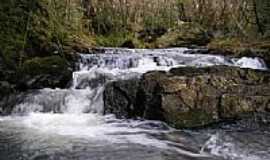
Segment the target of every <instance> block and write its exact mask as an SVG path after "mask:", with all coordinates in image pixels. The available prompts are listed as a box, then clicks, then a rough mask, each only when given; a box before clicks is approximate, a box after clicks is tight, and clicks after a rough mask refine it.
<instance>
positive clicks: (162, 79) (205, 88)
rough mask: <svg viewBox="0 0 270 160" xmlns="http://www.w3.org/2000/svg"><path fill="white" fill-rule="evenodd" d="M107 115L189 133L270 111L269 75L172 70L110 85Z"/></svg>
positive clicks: (212, 69) (222, 68) (224, 69)
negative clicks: (157, 123)
mask: <svg viewBox="0 0 270 160" xmlns="http://www.w3.org/2000/svg"><path fill="white" fill-rule="evenodd" d="M104 102H105V109H104V112H105V114H109V113H113V114H115V115H116V116H117V117H118V118H138V117H141V118H144V119H150V120H162V121H165V122H167V123H168V124H170V125H171V126H173V127H176V128H192V127H201V126H205V125H209V124H212V123H216V122H220V121H224V120H235V119H241V117H242V116H245V115H247V114H250V113H260V112H263V113H266V112H269V111H270V73H269V72H268V71H255V70H251V69H240V68H236V67H226V66H216V67H209V68H192V67H187V68H175V69H172V70H170V71H169V72H159V71H154V72H149V73H146V74H144V75H143V76H142V78H141V79H133V80H125V81H117V82H112V83H110V84H108V85H107V86H106V89H105V92H104Z"/></svg>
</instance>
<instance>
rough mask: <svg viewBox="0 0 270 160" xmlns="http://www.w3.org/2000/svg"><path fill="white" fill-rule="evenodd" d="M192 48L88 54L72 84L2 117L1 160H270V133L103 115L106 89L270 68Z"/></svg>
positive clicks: (30, 98) (35, 95) (40, 93)
mask: <svg viewBox="0 0 270 160" xmlns="http://www.w3.org/2000/svg"><path fill="white" fill-rule="evenodd" d="M186 50H187V49H184V48H175V49H164V50H139V49H137V50H131V49H113V48H111V49H104V50H102V52H101V51H100V53H99V54H85V55H84V54H82V55H81V56H80V60H79V62H78V65H77V66H78V67H77V71H75V72H74V73H73V85H72V86H71V87H70V88H67V89H42V90H36V91H32V92H29V93H25V94H24V96H23V100H22V101H21V102H20V103H18V104H17V105H16V107H15V108H14V110H13V113H12V115H10V116H7V117H0V160H269V159H270V132H268V127H267V126H264V127H257V128H256V130H255V129H254V130H252V129H249V130H247V129H245V128H239V127H238V125H236V126H231V125H229V126H227V127H224V126H223V127H216V128H212V129H202V130H175V129H173V128H170V127H169V126H167V125H166V124H165V123H162V122H158V121H145V120H136V121H135V120H119V119H116V118H115V117H114V115H105V116H104V115H103V114H102V113H103V95H102V93H103V90H104V86H105V84H106V83H108V82H111V81H115V80H119V79H130V78H134V77H139V76H141V75H142V74H143V73H145V72H148V71H152V70H165V71H168V70H169V69H171V68H173V67H185V66H195V67H205V66H212V65H230V66H238V67H243V68H253V69H267V68H266V66H265V64H264V62H263V61H262V60H260V59H259V58H241V59H228V58H225V57H222V56H214V55H199V54H192V55H191V54H185V53H184V52H185V51H186Z"/></svg>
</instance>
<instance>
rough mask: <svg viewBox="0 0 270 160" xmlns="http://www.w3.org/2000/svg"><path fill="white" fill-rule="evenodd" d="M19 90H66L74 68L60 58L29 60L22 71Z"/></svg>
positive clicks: (18, 84)
mask: <svg viewBox="0 0 270 160" xmlns="http://www.w3.org/2000/svg"><path fill="white" fill-rule="evenodd" d="M19 74H20V76H21V79H19V80H18V83H17V90H28V89H42V88H66V87H67V85H68V83H69V82H70V81H71V79H72V67H70V65H69V64H68V62H67V61H66V60H65V59H63V58H61V57H60V56H50V57H44V58H33V59H30V60H27V61H26V62H25V63H24V64H23V67H22V69H21V70H20V73H19Z"/></svg>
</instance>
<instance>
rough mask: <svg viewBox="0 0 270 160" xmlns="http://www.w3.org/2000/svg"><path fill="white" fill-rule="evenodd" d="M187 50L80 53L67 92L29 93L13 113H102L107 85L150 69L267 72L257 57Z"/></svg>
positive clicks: (43, 90) (120, 50)
mask: <svg viewBox="0 0 270 160" xmlns="http://www.w3.org/2000/svg"><path fill="white" fill-rule="evenodd" d="M187 50H188V49H186V48H175V49H154V50H147V49H117V48H107V49H102V50H100V52H101V53H98V54H81V55H80V58H79V60H78V62H77V66H78V67H77V68H78V69H77V70H76V71H74V73H73V85H72V87H71V88H69V89H62V90H61V89H54V90H53V89H42V90H39V91H35V92H32V93H29V94H28V95H26V97H25V98H24V100H23V102H22V103H20V104H18V105H17V106H16V107H15V109H14V111H13V113H17V114H18V113H20V114H21V113H31V112H53V113H69V114H71V113H75V114H80V113H99V114H102V113H103V100H102V99H103V97H102V93H103V90H104V86H105V84H106V83H108V82H111V81H115V80H123V79H132V78H136V77H140V76H141V75H142V74H143V73H146V72H148V71H152V70H162V71H168V70H170V69H171V68H173V67H184V66H194V67H205V66H212V65H228V66H238V67H243V68H253V69H262V70H263V69H267V68H266V65H265V63H264V61H263V60H261V59H259V58H246V57H244V58H240V59H236V58H232V59H229V58H226V57H223V56H215V55H202V54H185V51H187Z"/></svg>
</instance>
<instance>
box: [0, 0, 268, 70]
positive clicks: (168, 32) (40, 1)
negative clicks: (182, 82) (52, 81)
mask: <svg viewBox="0 0 270 160" xmlns="http://www.w3.org/2000/svg"><path fill="white" fill-rule="evenodd" d="M269 15H270V1H268V0H257V1H256V0H238V1H235V0H226V1H225V0H223V1H221V0H170V1H168V0H136V1H134V0H2V1H1V2H0V21H1V23H0V53H1V57H2V58H3V59H4V61H5V62H6V64H9V65H10V66H13V68H20V67H22V65H23V64H24V62H25V61H27V60H29V59H32V58H35V57H46V56H52V55H55V54H58V55H59V56H60V57H62V58H63V59H66V57H67V54H68V53H71V52H76V51H79V52H83V51H85V50H86V49H87V48H89V47H93V46H105V47H119V46H123V47H127V46H133V47H138V48H154V47H158V48H161V47H179V46H190V45H199V46H200V45H204V46H205V45H208V47H209V48H223V49H229V50H232V49H234V48H246V47H247V48H259V49H269V37H270V16H269ZM209 42H210V43H209ZM127 44H128V45H127Z"/></svg>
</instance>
